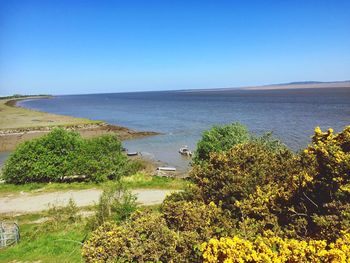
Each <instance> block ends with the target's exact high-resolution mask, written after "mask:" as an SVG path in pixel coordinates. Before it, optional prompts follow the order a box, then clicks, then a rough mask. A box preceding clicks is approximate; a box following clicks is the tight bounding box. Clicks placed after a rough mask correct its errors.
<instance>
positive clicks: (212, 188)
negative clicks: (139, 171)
mask: <svg viewBox="0 0 350 263" xmlns="http://www.w3.org/2000/svg"><path fill="white" fill-rule="evenodd" d="M293 163H294V156H293V154H292V153H291V152H290V151H288V150H284V151H279V152H275V151H273V150H271V149H270V148H268V147H267V146H266V145H264V144H260V143H256V142H247V143H244V144H238V145H236V146H234V147H233V148H232V149H230V150H228V151H226V152H221V153H213V154H212V155H211V156H210V159H209V161H208V162H207V163H205V164H202V165H196V166H194V167H193V170H192V172H191V174H190V176H191V178H192V180H193V182H194V183H195V184H196V185H197V186H198V188H199V189H200V193H201V195H202V197H203V199H204V200H205V202H206V203H209V202H211V201H213V202H214V203H216V204H219V203H220V204H221V205H222V206H223V208H225V209H229V210H231V211H234V210H235V203H236V202H237V201H240V200H243V199H245V198H247V197H248V196H249V195H250V194H253V193H254V192H255V190H256V188H257V186H263V185H268V184H271V183H272V182H273V183H275V184H282V183H286V182H287V181H288V178H290V177H291V176H290V175H291V174H293V173H294V171H293V170H294V167H293Z"/></svg>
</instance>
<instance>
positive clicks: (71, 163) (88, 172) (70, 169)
mask: <svg viewBox="0 0 350 263" xmlns="http://www.w3.org/2000/svg"><path fill="white" fill-rule="evenodd" d="M138 168H139V167H138V166H137V165H134V164H133V163H132V162H130V161H128V159H127V157H126V156H125V155H123V154H122V152H121V143H120V141H119V140H118V139H117V138H116V137H115V136H113V135H103V136H101V137H97V138H94V139H89V140H85V139H83V138H81V136H80V135H79V134H78V133H76V132H72V131H66V130H64V129H54V130H53V131H52V132H50V133H49V134H47V135H45V136H43V137H41V138H37V139H34V140H31V141H27V142H25V143H22V144H20V145H19V146H18V147H17V149H16V150H15V151H14V152H13V153H12V154H11V155H10V157H9V159H8V160H7V161H6V163H5V166H4V168H3V178H4V179H5V181H6V182H8V183H15V184H23V183H28V182H64V181H69V180H77V179H80V180H82V179H83V180H88V181H96V182H101V181H105V180H107V179H119V178H120V177H121V176H122V175H128V174H130V173H131V172H134V171H135V170H136V169H138Z"/></svg>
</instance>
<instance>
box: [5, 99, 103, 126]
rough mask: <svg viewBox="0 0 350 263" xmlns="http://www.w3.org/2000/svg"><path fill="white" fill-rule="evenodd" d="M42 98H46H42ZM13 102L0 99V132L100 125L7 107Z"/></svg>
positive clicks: (84, 120) (90, 121)
mask: <svg viewBox="0 0 350 263" xmlns="http://www.w3.org/2000/svg"><path fill="white" fill-rule="evenodd" d="M30 98H31V97H27V98H25V99H30ZM34 98H38V97H34ZM39 98H40V97H39ZM43 98H46V97H45V96H43ZM23 99H24V98H23ZM13 100H14V99H0V130H12V129H26V128H31V129H38V128H42V127H51V126H74V125H82V124H97V123H101V122H100V121H93V120H89V119H83V118H75V117H70V116H64V115H56V114H50V113H45V112H40V111H34V110H29V109H25V108H21V107H13V106H11V105H9V104H11V103H9V102H11V101H13Z"/></svg>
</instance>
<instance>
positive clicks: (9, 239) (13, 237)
mask: <svg viewBox="0 0 350 263" xmlns="http://www.w3.org/2000/svg"><path fill="white" fill-rule="evenodd" d="M19 238H20V234H19V226H18V224H17V223H15V222H5V221H1V222H0V248H4V247H7V246H10V245H13V244H17V243H18V242H19Z"/></svg>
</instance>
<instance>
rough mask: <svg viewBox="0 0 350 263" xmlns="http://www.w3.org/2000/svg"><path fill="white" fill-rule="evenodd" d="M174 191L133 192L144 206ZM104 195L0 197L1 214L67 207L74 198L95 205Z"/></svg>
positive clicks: (71, 193) (91, 192)
mask: <svg viewBox="0 0 350 263" xmlns="http://www.w3.org/2000/svg"><path fill="white" fill-rule="evenodd" d="M171 192H173V190H155V189H138V190H132V193H133V194H135V195H136V196H137V201H138V202H139V203H140V204H143V205H153V204H160V203H161V202H162V201H163V200H164V198H165V197H166V195H167V194H170V193H171ZM101 193H102V190H100V189H88V190H72V191H65V192H53V193H45V194H36V195H33V194H27V193H25V194H21V195H20V196H13V197H12V196H8V197H0V214H9V213H19V214H21V213H31V212H39V211H42V210H46V209H48V207H49V204H55V205H60V206H61V205H66V204H67V203H68V201H69V199H70V198H72V199H73V200H74V201H75V202H76V204H77V205H78V206H80V207H81V206H88V205H93V204H94V203H96V202H98V199H99V197H100V195H101Z"/></svg>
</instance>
